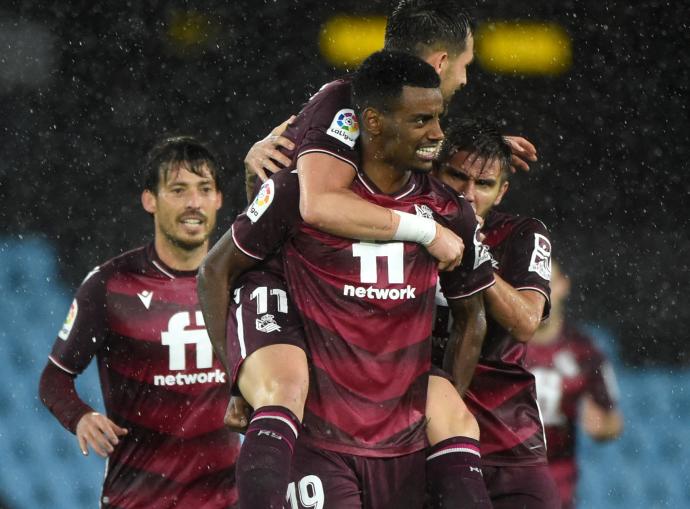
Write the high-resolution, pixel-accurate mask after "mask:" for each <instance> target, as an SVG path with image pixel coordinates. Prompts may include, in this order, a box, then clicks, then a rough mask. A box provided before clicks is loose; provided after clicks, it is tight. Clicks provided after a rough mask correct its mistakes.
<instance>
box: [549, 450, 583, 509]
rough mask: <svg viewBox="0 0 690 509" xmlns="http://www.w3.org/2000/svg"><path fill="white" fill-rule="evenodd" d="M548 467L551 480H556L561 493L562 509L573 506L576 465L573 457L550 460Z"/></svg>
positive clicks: (569, 508) (568, 508) (571, 508)
mask: <svg viewBox="0 0 690 509" xmlns="http://www.w3.org/2000/svg"><path fill="white" fill-rule="evenodd" d="M549 469H550V470H551V475H552V476H553V480H554V481H556V486H558V491H559V493H560V495H561V504H562V506H563V509H573V508H574V507H575V488H576V486H577V465H576V463H575V458H565V459H562V460H554V461H552V462H550V464H549Z"/></svg>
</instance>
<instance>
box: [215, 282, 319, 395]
mask: <svg viewBox="0 0 690 509" xmlns="http://www.w3.org/2000/svg"><path fill="white" fill-rule="evenodd" d="M226 338H227V339H226V341H227V352H228V367H229V369H230V370H231V373H230V375H231V384H232V387H233V390H236V386H237V382H238V378H239V377H240V376H244V373H243V371H244V370H241V369H240V368H242V367H243V366H244V364H245V363H247V360H250V359H252V358H253V357H255V355H254V354H255V353H257V352H261V350H262V349H264V348H266V347H269V346H274V345H291V346H292V347H293V349H294V350H298V354H299V355H302V356H303V357H304V358H305V359H306V355H304V353H303V352H304V351H305V350H306V347H305V344H304V332H303V329H302V323H301V320H300V318H299V315H298V313H297V310H296V309H294V307H293V306H292V303H291V301H290V299H289V298H288V295H287V285H286V283H285V281H284V280H283V278H281V277H279V276H278V275H276V274H273V273H271V272H266V271H261V270H257V271H250V272H247V273H246V274H244V275H243V276H242V278H241V279H240V281H239V282H238V286H237V288H236V289H235V291H234V296H233V299H232V302H231V304H230V307H229V309H228V320H227V327H226ZM299 350H301V352H299ZM247 364H248V363H247ZM253 364H258V365H260V364H261V361H259V362H254V363H253ZM293 364H294V363H287V362H283V363H278V364H277V366H292V365H293ZM249 368H250V369H249V371H252V370H253V369H252V368H253V366H250V367H249ZM256 371H258V372H261V369H257V370H256ZM250 376H251V375H250ZM305 376H307V375H306V374H305ZM245 399H247V398H246V396H245Z"/></svg>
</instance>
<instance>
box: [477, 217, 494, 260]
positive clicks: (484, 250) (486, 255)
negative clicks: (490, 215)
mask: <svg viewBox="0 0 690 509" xmlns="http://www.w3.org/2000/svg"><path fill="white" fill-rule="evenodd" d="M480 228H481V227H480V225H477V229H476V230H475V231H474V268H475V269H476V268H477V267H479V266H480V265H481V264H482V263H484V262H488V261H491V260H492V259H493V258H492V257H491V251H489V246H487V245H486V244H484V243H482V241H481V237H480V235H481V232H480V231H479V229H480Z"/></svg>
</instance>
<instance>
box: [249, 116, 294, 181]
mask: <svg viewBox="0 0 690 509" xmlns="http://www.w3.org/2000/svg"><path fill="white" fill-rule="evenodd" d="M294 119H295V116H294V115H292V116H291V117H290V118H288V119H287V120H286V121H285V122H283V123H282V124H280V125H279V126H276V127H275V128H274V129H273V130H272V131H271V132H270V134H269V135H268V136H266V137H265V138H264V139H263V140H260V141H257V142H256V143H254V145H252V148H250V149H249V152H247V155H246V157H245V158H244V169H245V171H247V172H251V173H254V174H255V175H257V176H258V177H259V178H260V179H261V181H262V182H265V181H266V179H268V176H267V175H266V171H269V172H271V173H275V172H277V171H280V170H282V169H283V168H287V167H288V166H290V158H289V157H287V156H286V155H285V154H283V153H282V152H281V151H280V150H278V147H283V148H286V149H287V150H294V148H295V144H294V143H292V141H290V140H289V139H287V138H285V137H283V136H281V135H282V134H283V133H284V132H285V129H287V127H288V126H289V125H290V123H291V122H292V121H293V120H294Z"/></svg>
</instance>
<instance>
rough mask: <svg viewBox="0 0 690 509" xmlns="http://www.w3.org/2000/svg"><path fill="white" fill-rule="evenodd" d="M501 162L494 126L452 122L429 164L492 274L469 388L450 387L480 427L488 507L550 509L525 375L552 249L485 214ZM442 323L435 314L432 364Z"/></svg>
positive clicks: (542, 238)
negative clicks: (467, 216)
mask: <svg viewBox="0 0 690 509" xmlns="http://www.w3.org/2000/svg"><path fill="white" fill-rule="evenodd" d="M510 155H511V152H510V147H509V146H508V145H507V144H506V143H505V140H504V139H503V137H502V136H501V135H500V133H499V132H498V130H497V129H496V128H495V126H493V125H491V124H490V123H488V122H484V121H477V120H457V119H455V120H453V121H451V123H450V126H449V127H448V129H446V139H445V141H444V144H443V147H442V149H441V151H440V153H439V156H438V158H437V160H436V162H435V174H436V175H437V176H438V177H439V178H441V180H443V181H444V182H445V183H446V184H448V185H449V186H450V187H452V188H453V189H455V190H456V191H457V192H458V193H459V194H462V195H463V196H464V198H465V199H466V200H467V201H468V202H470V203H471V204H472V206H473V207H474V209H475V211H476V213H477V215H478V216H480V217H481V218H482V219H483V222H484V224H483V227H482V230H481V231H482V233H483V235H484V236H485V238H484V244H486V245H488V246H489V249H490V253H489V252H488V251H482V252H478V253H477V255H476V256H477V259H478V260H483V259H484V258H491V260H492V261H491V263H492V264H493V266H494V270H495V273H496V274H495V279H496V284H495V285H493V286H492V287H491V288H489V289H487V290H486V292H484V299H485V305H486V310H487V335H486V338H485V339H484V344H483V346H482V350H481V354H480V357H479V362H478V364H477V367H476V370H475V371H474V374H473V375H471V379H470V376H467V378H466V379H464V380H461V381H459V380H456V381H455V382H456V385H458V384H461V385H463V386H464V385H466V384H468V385H469V388H468V390H467V392H466V396H465V402H466V403H467V406H468V407H469V408H470V410H471V411H472V413H473V414H474V416H475V417H476V418H477V421H478V422H479V430H480V436H481V452H482V471H483V474H484V481H485V482H486V485H487V489H488V491H489V495H490V496H491V501H492V504H493V507H494V508H495V509H502V508H506V509H508V508H510V509H514V508H517V507H520V508H528V509H552V508H554V507H559V505H560V501H559V498H558V493H557V490H556V486H555V484H554V482H553V479H552V478H551V475H550V473H549V470H548V467H547V464H546V444H545V441H544V429H543V424H542V422H541V417H540V412H539V407H538V405H537V400H536V390H535V382H534V376H533V375H532V374H531V373H530V372H529V371H527V369H526V368H525V366H524V358H525V354H526V350H527V342H528V341H529V340H530V339H531V338H532V336H533V335H534V333H535V331H536V330H537V327H538V326H539V324H540V322H541V320H542V317H544V316H545V315H546V314H547V313H548V300H549V279H550V277H551V242H550V241H549V234H548V232H547V230H546V227H545V226H544V225H543V224H542V223H541V221H539V220H537V219H534V218H530V217H520V216H516V215H512V214H507V213H504V212H499V211H496V210H494V207H495V206H496V205H498V204H499V203H500V202H501V200H502V199H503V197H504V196H505V193H506V192H507V191H508V186H509V182H508V177H509V175H510V173H511V170H510ZM439 302H441V303H442V302H443V299H442V296H440V298H439ZM447 316H448V313H447V311H446V310H445V309H444V306H443V305H441V306H439V309H438V311H437V320H436V328H435V333H434V336H435V338H436V339H437V343H436V345H435V346H436V349H437V353H436V355H435V357H436V361H437V362H439V359H440V358H442V357H443V351H442V350H443V338H445V337H446V336H447V332H446V331H447V330H448V329H447V327H448V322H447V320H446V317H447ZM439 350H440V352H439ZM445 355H446V356H447V355H448V354H447V353H446V354H445Z"/></svg>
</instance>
